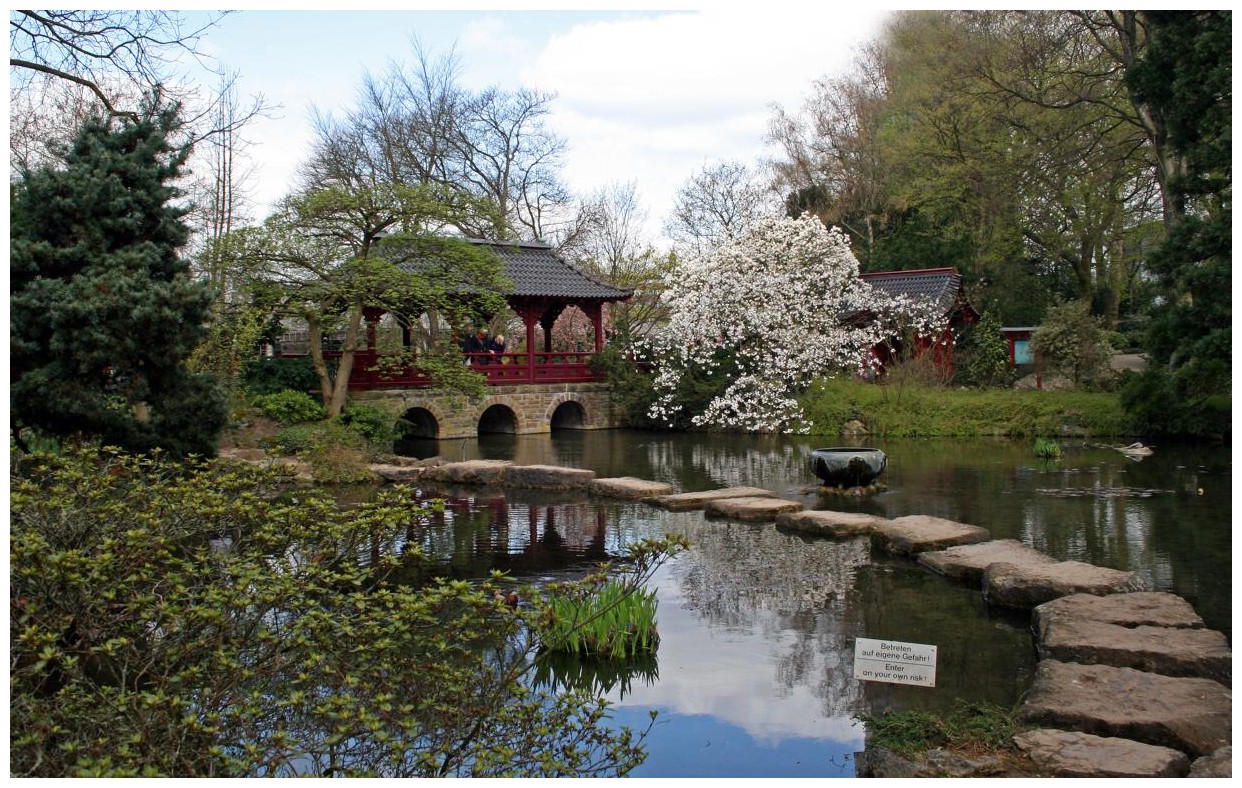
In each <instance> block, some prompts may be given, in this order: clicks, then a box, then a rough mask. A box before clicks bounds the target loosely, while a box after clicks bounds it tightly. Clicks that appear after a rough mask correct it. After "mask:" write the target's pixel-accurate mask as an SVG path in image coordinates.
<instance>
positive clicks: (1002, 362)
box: [963, 312, 1013, 387]
mask: <svg viewBox="0 0 1242 788" xmlns="http://www.w3.org/2000/svg"><path fill="white" fill-rule="evenodd" d="M966 331H967V335H966V339H965V342H964V343H963V345H964V350H965V353H964V354H963V355H964V356H965V358H964V359H963V360H964V361H965V364H964V365H963V367H964V369H963V371H964V373H965V379H966V381H967V382H968V383H970V384H971V385H973V386H981V387H992V386H998V387H1007V386H1009V385H1010V384H1012V383H1013V368H1012V367H1011V366H1009V343H1008V342H1006V341H1005V336H1004V334H1002V333H1001V325H1000V321H998V320H997V319H996V315H994V314H992V313H991V312H984V313H983V315H982V316H981V317H980V318H979V322H977V323H975V324H974V325H971V326H969V327H967V329H966Z"/></svg>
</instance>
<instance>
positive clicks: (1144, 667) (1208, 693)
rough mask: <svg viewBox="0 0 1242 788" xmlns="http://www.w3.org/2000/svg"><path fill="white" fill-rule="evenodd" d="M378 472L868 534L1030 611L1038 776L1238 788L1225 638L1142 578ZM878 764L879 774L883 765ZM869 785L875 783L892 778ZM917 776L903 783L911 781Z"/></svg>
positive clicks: (569, 477)
mask: <svg viewBox="0 0 1242 788" xmlns="http://www.w3.org/2000/svg"><path fill="white" fill-rule="evenodd" d="M239 459H248V458H240V457H239ZM252 461H261V460H252ZM372 468H373V470H374V471H375V472H376V475H377V476H379V477H381V478H386V479H390V480H393V481H413V480H419V479H427V480H431V481H439V482H450V483H456V484H467V485H469V484H484V485H487V484H492V485H510V486H521V487H538V488H551V489H582V490H586V491H587V492H589V493H590V494H592V495H598V496H604V497H611V498H621V499H628V500H642V501H645V502H647V503H649V504H652V505H654V506H659V507H663V508H665V509H668V510H670V511H687V510H692V509H702V510H704V513H705V514H707V515H714V516H719V517H727V518H730V519H735V520H742V521H750V522H760V521H772V520H775V522H776V525H777V527H779V528H783V529H788V530H793V531H799V532H802V533H806V534H812V535H818V536H826V537H832V538H848V537H853V536H857V535H859V534H869V535H870V536H871V538H872V540H873V543H874V544H876V545H877V546H878V547H880V548H882V549H884V550H886V551H888V552H890V553H894V554H897V555H904V556H909V557H913V558H915V559H916V560H917V561H918V563H919V564H920V565H922V566H924V567H926V568H928V569H930V570H932V571H935V572H938V573H939V574H942V575H944V576H945V577H948V578H953V579H956V580H963V581H966V582H971V583H978V584H979V586H980V591H981V592H982V594H983V596H984V598H985V599H986V600H987V601H988V602H989V603H991V604H995V605H1000V606H1004V607H1010V608H1017V609H1026V610H1031V619H1032V630H1033V632H1034V635H1035V642H1036V649H1037V651H1038V653H1039V655H1040V662H1039V664H1038V666H1037V668H1036V671H1035V679H1034V681H1033V683H1032V686H1031V688H1030V691H1029V692H1028V693H1027V696H1026V699H1025V701H1024V702H1023V706H1022V715H1023V717H1024V718H1025V719H1026V720H1027V721H1028V722H1032V723H1035V724H1037V725H1041V726H1045V727H1041V728H1037V729H1034V730H1029V731H1026V732H1024V733H1022V734H1020V735H1018V736H1016V737H1014V744H1015V745H1016V746H1018V747H1019V748H1020V749H1022V750H1023V751H1024V752H1025V753H1026V754H1027V755H1028V756H1029V757H1030V759H1031V761H1032V763H1034V764H1035V765H1036V767H1037V768H1039V769H1040V770H1041V771H1042V772H1043V773H1044V774H1052V775H1057V776H1065V777H1178V776H1183V775H1186V774H1187V773H1189V774H1190V775H1191V776H1195V777H1231V776H1232V768H1233V760H1232V756H1233V749H1232V736H1233V733H1232V713H1233V703H1232V690H1231V689H1230V688H1229V687H1230V685H1231V684H1232V651H1231V649H1230V647H1229V641H1228V638H1226V637H1225V636H1224V634H1222V633H1220V632H1216V631H1214V630H1209V629H1206V628H1205V627H1204V624H1203V619H1202V618H1200V617H1199V616H1198V615H1197V614H1196V613H1195V612H1194V609H1193V608H1192V607H1191V606H1190V604H1189V603H1188V602H1186V600H1184V599H1182V598H1181V597H1178V596H1175V595H1173V594H1167V593H1161V592H1153V591H1149V590H1148V588H1147V583H1146V582H1145V581H1144V580H1143V578H1142V577H1141V576H1140V575H1139V574H1138V573H1136V572H1124V571H1120V570H1116V569H1109V568H1106V567H1099V566H1094V565H1092V564H1085V563H1082V562H1079V561H1057V560H1055V559H1053V558H1052V557H1050V556H1048V555H1045V554H1043V553H1040V552H1039V551H1037V550H1034V549H1032V548H1030V547H1027V546H1026V545H1023V544H1022V543H1021V542H1019V541H1017V540H1013V539H1002V540H995V541H993V540H992V538H991V534H990V533H989V532H988V530H987V529H986V528H981V527H979V526H975V525H967V524H964V523H958V522H953V521H951V520H945V519H942V518H939V517H930V516H925V515H912V516H908V517H898V518H895V519H892V520H886V519H884V518H882V517H874V516H871V515H866V514H857V513H850V512H831V511H803V510H802V504H801V503H799V502H797V501H789V500H785V499H782V498H779V497H777V496H775V495H774V494H773V493H771V492H770V491H768V490H764V489H761V488H757V487H727V488H723V489H718V490H706V491H702V492H687V493H678V494H674V493H673V488H672V486H671V485H668V484H664V483H661V482H652V481H646V480H643V479H636V478H633V477H619V478H610V479H596V478H595V474H594V472H592V471H583V470H578V469H573V468H560V467H556V466H543V465H533V466H516V465H513V463H511V462H507V461H497V460H469V461H466V462H445V461H444V460H442V459H440V458H432V459H430V460H423V461H417V462H413V463H410V462H406V463H397V464H392V465H375V466H372ZM936 754H937V751H933V752H932V753H930V754H929V756H928V758H927V759H926V761H925V762H924V763H922V764H910V765H909V769H913V770H915V771H917V770H919V769H922V770H924V771H923V772H920V774H921V776H937V775H942V774H950V773H954V772H958V771H960V772H961V773H962V774H967V773H970V774H981V773H995V770H999V769H1001V768H1003V767H1001V766H999V765H990V764H989V763H984V762H982V761H979V762H969V763H964V764H958V765H956V766H953V765H951V764H949V762H948V761H944V759H943V757H941V758H940V759H939V760H937V759H934V758H932V757H931V756H934V755H936ZM868 755H869V754H868V753H860V754H859V758H860V760H859V763H860V764H863V763H866V762H868V760H867V756H868ZM870 755H871V756H872V758H871V760H872V761H874V760H876V759H882V758H883V756H884V753H883V751H876V752H875V753H871V754H870ZM950 755H951V754H949V753H940V756H944V757H948V756H950ZM953 757H956V756H953ZM898 760H900V759H898ZM963 760H969V759H963ZM985 760H986V759H985ZM933 761H934V762H933ZM860 768H861V766H860ZM905 768H906V767H904V766H900V767H891V771H892V774H889V775H888V776H903V775H902V774H901V773H900V771H901V770H902V769H905ZM980 769H981V770H982V771H979V770H980ZM870 771H871V773H873V774H874V775H875V776H880V775H881V774H887V773H888V772H889V771H890V767H889V766H883V767H882V768H881V767H877V768H872V769H870ZM914 775H915V773H914V772H910V771H907V772H906V773H905V775H904V776H914Z"/></svg>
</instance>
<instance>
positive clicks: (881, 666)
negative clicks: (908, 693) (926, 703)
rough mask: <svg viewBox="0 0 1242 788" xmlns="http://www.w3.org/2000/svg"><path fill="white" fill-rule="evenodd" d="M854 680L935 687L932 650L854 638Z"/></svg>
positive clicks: (913, 644) (927, 647) (911, 645)
mask: <svg viewBox="0 0 1242 788" xmlns="http://www.w3.org/2000/svg"><path fill="white" fill-rule="evenodd" d="M854 678H856V679H859V680H861V681H883V682H887V683H889V684H913V685H915V686H918V687H934V686H936V647H935V646H929V645H924V644H922V643H902V642H900V641H896V640H873V639H872V638H856V639H855V641H854Z"/></svg>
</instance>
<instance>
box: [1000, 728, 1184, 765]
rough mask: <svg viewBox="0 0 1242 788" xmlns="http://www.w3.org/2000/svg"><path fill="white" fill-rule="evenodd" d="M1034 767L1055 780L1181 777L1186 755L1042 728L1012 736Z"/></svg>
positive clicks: (1103, 737) (1141, 744) (1149, 745)
mask: <svg viewBox="0 0 1242 788" xmlns="http://www.w3.org/2000/svg"><path fill="white" fill-rule="evenodd" d="M1013 743H1014V744H1016V745H1017V746H1018V749H1020V750H1022V751H1023V752H1025V753H1026V755H1027V756H1028V757H1029V758H1030V759H1031V763H1033V764H1034V765H1035V768H1037V769H1039V770H1040V772H1042V773H1045V774H1051V775H1054V776H1056V777H1183V776H1185V774H1186V771H1187V770H1188V769H1189V766H1190V761H1189V759H1188V758H1187V757H1186V755H1185V754H1184V753H1182V752H1179V751H1178V750H1174V749H1171V748H1169V747H1159V746H1156V745H1154V744H1143V743H1142V742H1137V741H1131V740H1130V739H1119V738H1117V737H1115V736H1095V735H1093V734H1090V733H1079V732H1077V731H1059V730H1052V729H1048V728H1042V729H1038V730H1033V731H1025V732H1023V733H1020V734H1018V735H1017V736H1014V737H1013Z"/></svg>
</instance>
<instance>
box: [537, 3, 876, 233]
mask: <svg viewBox="0 0 1242 788" xmlns="http://www.w3.org/2000/svg"><path fill="white" fill-rule="evenodd" d="M738 8H742V7H738ZM748 8H749V10H744V11H743V10H737V11H702V12H696V13H669V14H663V15H651V16H641V17H636V18H623V19H618V20H613V21H596V22H590V23H585V24H579V25H575V26H574V27H572V28H571V29H570V30H569V31H568V32H565V33H562V34H557V35H554V36H552V37H551V38H550V39H549V41H548V43H547V45H546V46H545V47H544V49H543V51H542V52H540V53H539V55H538V57H537V58H536V59H535V60H534V61H533V62H532V63H531V65H530V66H529V67H528V68H527V69H525V70H524V71H523V72H522V79H523V82H524V83H526V84H530V85H534V86H538V87H540V88H542V89H547V90H555V91H556V92H557V94H558V99H557V102H556V104H555V110H554V114H553V116H552V119H551V124H552V126H553V128H555V129H556V130H557V131H558V132H559V133H561V134H562V135H564V137H565V138H566V139H567V140H568V141H569V143H570V145H571V148H572V150H571V154H570V156H569V160H568V162H567V167H566V172H565V175H566V177H567V179H568V180H569V182H570V184H571V186H572V187H573V188H575V189H576V190H578V191H580V192H588V191H591V190H593V189H596V188H599V187H601V186H603V185H605V184H607V183H610V182H625V181H629V180H635V181H636V182H637V188H638V192H639V195H640V197H641V198H643V199H644V200H645V202H646V203H647V204H648V206H649V212H650V214H651V219H652V224H653V226H658V224H659V223H660V222H662V220H663V218H664V216H666V215H667V213H668V212H669V210H670V209H671V207H672V201H673V196H674V194H675V193H676V190H677V189H678V188H679V187H680V186H681V185H682V184H683V183H684V182H685V181H686V180H687V179H688V178H690V177H691V176H692V175H693V174H694V173H695V172H697V171H698V170H699V169H701V168H702V167H703V166H704V164H705V163H711V162H715V161H719V160H723V159H735V160H738V161H741V162H743V163H745V164H748V165H754V164H756V163H758V162H759V160H760V159H762V158H763V156H764V153H765V142H764V140H765V136H766V134H767V124H768V121H769V119H770V117H771V114H772V105H773V104H779V105H781V106H783V107H785V108H787V109H790V110H797V109H798V108H799V107H800V106H801V104H802V102H803V101H804V100H805V97H806V96H807V95H809V91H810V89H811V86H812V83H813V81H814V80H815V79H817V78H819V77H821V76H823V75H825V74H837V73H841V72H843V71H844V70H846V69H847V68H848V66H849V64H850V63H851V62H852V60H853V58H854V56H855V54H856V51H857V47H858V46H859V45H861V44H862V43H864V42H865V41H867V40H869V39H871V38H872V37H874V35H875V34H876V33H877V31H878V29H879V23H880V21H881V20H882V18H883V16H884V14H885V13H886V12H884V11H879V10H871V11H862V10H859V11H839V10H834V11H832V12H829V11H819V12H811V13H808V12H806V11H801V10H800V11H794V10H785V11H783V12H782V11H780V10H772V9H770V8H759V7H755V6H751V7H748Z"/></svg>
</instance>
